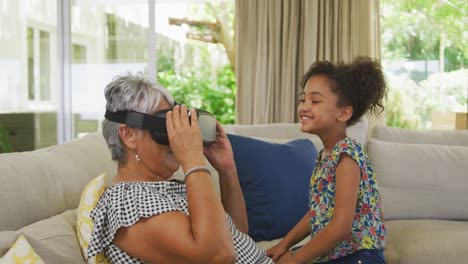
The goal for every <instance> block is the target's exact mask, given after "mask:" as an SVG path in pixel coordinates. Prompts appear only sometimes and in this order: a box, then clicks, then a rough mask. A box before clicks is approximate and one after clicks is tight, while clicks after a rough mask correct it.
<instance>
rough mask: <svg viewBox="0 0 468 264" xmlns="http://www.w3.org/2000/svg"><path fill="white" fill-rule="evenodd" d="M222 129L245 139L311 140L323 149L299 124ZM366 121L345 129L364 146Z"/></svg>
mask: <svg viewBox="0 0 468 264" xmlns="http://www.w3.org/2000/svg"><path fill="white" fill-rule="evenodd" d="M224 129H225V131H226V133H228V134H235V135H240V136H247V137H256V138H269V139H289V140H292V139H298V138H308V139H311V140H312V142H313V143H314V145H315V148H316V149H317V150H320V149H322V148H323V143H322V141H321V140H320V138H319V137H318V136H317V135H313V134H308V133H304V132H302V131H301V129H300V124H299V123H272V124H256V125H237V124H236V125H225V126H224ZM367 129H368V120H367V118H366V117H362V118H361V120H360V121H359V122H357V123H356V124H354V125H353V126H350V127H348V128H347V129H346V133H347V134H348V136H349V137H351V138H354V139H356V140H357V141H358V142H359V143H361V144H363V145H364V146H365V145H366V144H367Z"/></svg>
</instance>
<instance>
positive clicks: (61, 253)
mask: <svg viewBox="0 0 468 264" xmlns="http://www.w3.org/2000/svg"><path fill="white" fill-rule="evenodd" d="M0 233H4V235H0V238H1V239H2V240H3V241H0V245H5V244H9V245H11V244H12V243H13V242H14V241H16V239H18V237H19V236H20V235H24V237H25V238H26V239H27V240H28V242H29V243H30V244H31V246H32V248H33V249H34V251H35V252H36V253H37V254H38V255H39V256H41V258H42V259H43V260H44V262H45V263H67V264H68V263H70V264H84V263H85V261H84V259H83V256H82V255H81V251H80V245H79V244H78V238H77V236H76V210H68V211H66V212H64V213H62V214H59V215H56V216H53V217H51V218H48V219H45V220H41V221H39V222H36V223H33V224H31V225H29V226H26V227H23V228H21V229H19V230H17V231H15V232H0ZM3 250H4V249H1V248H0V251H3Z"/></svg>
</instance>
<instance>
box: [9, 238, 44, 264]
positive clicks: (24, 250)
mask: <svg viewBox="0 0 468 264" xmlns="http://www.w3.org/2000/svg"><path fill="white" fill-rule="evenodd" d="M14 263H15V264H16V263H18V264H20V263H30V264H44V261H43V260H42V259H41V257H39V255H37V254H36V252H34V249H33V248H32V247H31V245H30V244H29V242H28V241H27V240H26V238H25V237H24V236H23V235H21V236H20V237H19V238H18V239H17V240H16V242H15V243H14V244H13V246H12V247H11V248H10V249H9V250H8V252H7V253H6V254H5V256H3V257H2V258H0V264H14Z"/></svg>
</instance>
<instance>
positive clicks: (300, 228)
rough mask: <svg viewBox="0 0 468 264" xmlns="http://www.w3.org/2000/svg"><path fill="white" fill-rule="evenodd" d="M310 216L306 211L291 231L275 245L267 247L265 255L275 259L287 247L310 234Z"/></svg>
mask: <svg viewBox="0 0 468 264" xmlns="http://www.w3.org/2000/svg"><path fill="white" fill-rule="evenodd" d="M309 220H310V216H309V212H307V213H306V214H305V215H304V217H302V219H301V220H300V221H299V222H298V223H297V224H296V225H295V226H294V228H293V229H291V231H289V232H288V234H287V235H286V236H285V237H284V238H283V239H282V240H281V241H280V242H279V243H278V244H276V245H275V246H273V247H271V248H269V249H268V250H267V252H266V254H267V256H269V257H270V258H272V259H273V261H277V260H278V259H279V258H280V257H281V256H282V255H283V254H284V253H285V252H286V251H288V249H289V248H290V247H292V246H294V245H295V244H297V243H298V242H300V241H302V240H303V239H304V238H305V237H306V236H308V235H309V234H310V224H309Z"/></svg>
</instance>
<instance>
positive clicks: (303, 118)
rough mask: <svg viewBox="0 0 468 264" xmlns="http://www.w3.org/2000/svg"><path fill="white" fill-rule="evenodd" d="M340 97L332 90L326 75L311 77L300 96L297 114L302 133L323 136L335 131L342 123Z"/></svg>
mask: <svg viewBox="0 0 468 264" xmlns="http://www.w3.org/2000/svg"><path fill="white" fill-rule="evenodd" d="M337 102H338V97H337V95H336V94H334V93H333V92H332V90H331V82H330V80H329V79H328V78H327V77H326V76H325V75H316V76H313V77H311V78H310V79H309V80H308V81H307V83H306V86H305V88H304V92H303V93H302V94H301V95H300V96H299V106H298V108H297V113H298V115H299V120H300V123H301V131H302V132H306V133H311V134H317V135H321V134H324V133H327V131H330V129H334V128H335V127H336V126H337V125H338V124H339V123H340V122H339V121H338V117H339V116H340V113H341V109H340V107H338V104H337Z"/></svg>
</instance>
